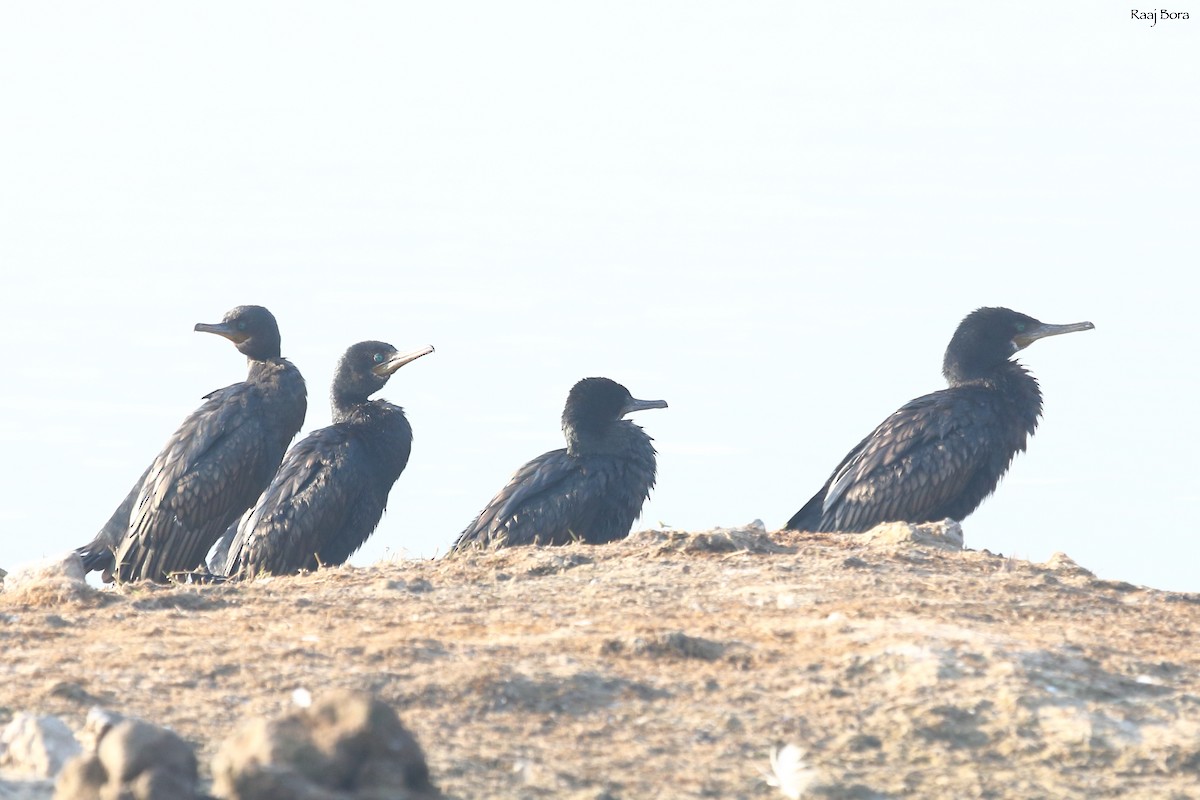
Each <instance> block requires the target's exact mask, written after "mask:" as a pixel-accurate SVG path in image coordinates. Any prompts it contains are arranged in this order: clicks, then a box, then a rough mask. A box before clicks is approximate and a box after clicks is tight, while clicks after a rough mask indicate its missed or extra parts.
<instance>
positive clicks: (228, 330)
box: [196, 322, 250, 344]
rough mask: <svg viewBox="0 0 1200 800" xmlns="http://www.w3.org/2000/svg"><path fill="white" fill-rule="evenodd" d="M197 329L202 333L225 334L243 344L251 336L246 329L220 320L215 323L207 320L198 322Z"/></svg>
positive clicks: (230, 339) (226, 336)
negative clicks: (241, 329) (242, 329)
mask: <svg viewBox="0 0 1200 800" xmlns="http://www.w3.org/2000/svg"><path fill="white" fill-rule="evenodd" d="M196 330H197V331H199V332H200V333H215V334H216V335H217V336H224V337H225V338H226V339H228V340H229V341H231V342H233V343H234V344H241V343H242V342H244V341H246V340H247V339H249V338H250V336H249V335H248V334H247V333H246V332H245V331H239V330H238V329H237V328H235V327H233V326H232V325H230V324H229V323H228V322H218V323H216V324H215V325H211V324H209V323H207V322H197V323H196Z"/></svg>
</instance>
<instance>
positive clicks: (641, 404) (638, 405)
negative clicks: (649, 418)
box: [621, 397, 667, 417]
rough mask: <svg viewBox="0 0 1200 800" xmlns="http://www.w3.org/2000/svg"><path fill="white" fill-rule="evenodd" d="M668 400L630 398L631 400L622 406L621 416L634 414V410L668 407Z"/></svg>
mask: <svg viewBox="0 0 1200 800" xmlns="http://www.w3.org/2000/svg"><path fill="white" fill-rule="evenodd" d="M666 407H667V401H666V400H638V399H637V398H636V397H631V398H629V402H628V403H626V404H625V405H624V406H622V408H621V416H622V417H623V416H625V415H626V414H632V413H633V412H634V411H645V410H646V409H648V408H666Z"/></svg>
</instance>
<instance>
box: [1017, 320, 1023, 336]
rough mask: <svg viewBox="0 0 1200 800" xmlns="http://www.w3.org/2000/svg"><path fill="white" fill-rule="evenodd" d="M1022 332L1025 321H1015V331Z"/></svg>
mask: <svg viewBox="0 0 1200 800" xmlns="http://www.w3.org/2000/svg"><path fill="white" fill-rule="evenodd" d="M1024 332H1025V323H1024V322H1018V323H1017V333H1024Z"/></svg>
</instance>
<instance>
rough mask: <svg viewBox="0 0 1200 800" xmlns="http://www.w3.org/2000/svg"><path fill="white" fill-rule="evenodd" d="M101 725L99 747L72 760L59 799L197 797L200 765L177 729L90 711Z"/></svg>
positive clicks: (90, 719)
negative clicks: (173, 730) (170, 729)
mask: <svg viewBox="0 0 1200 800" xmlns="http://www.w3.org/2000/svg"><path fill="white" fill-rule="evenodd" d="M86 727H92V728H93V730H94V729H96V728H98V729H99V741H98V743H97V747H96V751H95V752H94V753H91V754H89V755H83V756H79V757H78V758H75V759H74V760H72V761H70V762H69V763H68V764H67V765H66V767H64V768H63V771H62V773H61V774H60V775H59V778H58V784H57V785H56V786H55V792H54V798H55V800H109V798H120V800H193V799H194V798H196V796H197V794H196V792H197V781H198V766H197V764H196V755H195V754H194V753H193V752H192V748H191V746H190V745H188V743H187V742H185V741H184V740H183V739H181V738H179V736H177V735H176V734H175V733H173V732H171V731H169V730H167V729H166V728H160V727H158V726H157V725H151V724H150V723H148V722H143V721H141V720H138V719H121V718H120V717H119V716H116V715H107V714H105V713H104V712H100V713H95V710H93V713H89V714H88V721H87V723H86V724H85V728H86Z"/></svg>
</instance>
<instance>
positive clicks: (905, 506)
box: [787, 308, 1094, 533]
mask: <svg viewBox="0 0 1200 800" xmlns="http://www.w3.org/2000/svg"><path fill="white" fill-rule="evenodd" d="M1093 327H1094V326H1093V325H1092V323H1090V322H1077V323H1074V324H1071V325H1047V324H1046V323H1044V322H1039V321H1038V320H1036V319H1034V318H1032V317H1027V316H1025V315H1024V314H1019V313H1017V312H1016V311H1011V310H1009V309H1007V308H980V309H978V310H976V311H973V312H971V313H970V314H968V315H967V316H966V317H965V318H964V319H963V321H962V322H961V323H959V326H958V329H957V330H956V331H955V332H954V336H953V338H951V339H950V344H949V346H948V347H947V348H946V356H945V359H944V360H943V362H942V374H943V375H945V377H946V381H947V383H949V384H950V388H948V389H942V390H941V391H938V392H934V393H933V394H927V395H925V396H924V397H918V398H917V399H916V400H913V401H911V402H909V403H907V404H906V405H904V406H903V407H901V408H900V409H899V410H898V411H896V412H895V413H893V414H892V415H891V416H890V417H888V418H887V419H886V420H884V421H883V424H881V425H880V426H879V427H878V428H876V429H875V430H874V431H873V432H872V433H871V435H870V436H868V437H867V438H865V439H863V440H862V441H861V442H859V443H858V445H857V446H856V447H855V448H854V449H853V450H851V451H850V453H849V454H848V455H847V456H846V458H845V459H843V460H842V463H841V464H838V466H837V469H835V470H834V471H833V475H831V476H830V477H829V480H828V481H826V482H825V485H824V486H822V487H821V490H820V491H819V492H817V493H816V495H814V496H813V498H812V499H811V500H809V501H808V503H806V504H805V506H804V508H802V509H800V510H799V511H798V512H796V515H795V516H793V517H792V518H791V519H790V520H788V523H787V528H788V529H789V530H797V531H842V532H845V533H862V532H863V531H866V530H869V529H871V528H872V527H874V526H875V525H878V524H879V523H881V522H912V523H921V522H932V521H937V520H942V519H946V518H950V519H954V520H960V521H961V520H962V519H963V518H964V517H966V516H967V515H968V514H970V513H971V512H972V511H974V510H975V509H976V508H978V507H979V504H980V503H981V502H983V500H984V498H985V497H987V496H988V495H989V494H991V493H992V492H993V491H994V490H995V489H996V485H997V484H998V483H999V482H1000V478H1001V476H1002V475H1004V472H1005V471H1006V470H1007V469H1008V466H1009V464H1011V463H1012V459H1013V456H1015V455H1016V454H1017V453H1018V452H1020V451H1023V450H1024V449H1025V443H1026V440H1027V439H1028V437H1029V436H1030V435H1032V434H1033V431H1034V429H1035V428H1036V427H1037V423H1038V418H1039V417H1040V416H1041V413H1042V393H1041V391H1040V390H1039V389H1038V383H1037V380H1036V379H1035V378H1034V377H1033V376H1032V375H1030V374H1029V373H1028V372H1027V371H1026V370H1025V368H1024V367H1022V366H1021V365H1020V364H1019V363H1017V362H1014V361H1010V360H1009V357H1010V356H1012V355H1013V354H1014V353H1016V352H1018V351H1020V350H1022V349H1024V348H1026V347H1028V346H1029V345H1031V344H1033V343H1034V342H1035V341H1037V340H1038V339H1042V338H1044V337H1046V336H1056V335H1058V334H1060V333H1072V332H1074V331H1087V330H1091V329H1092V328H1093Z"/></svg>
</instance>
